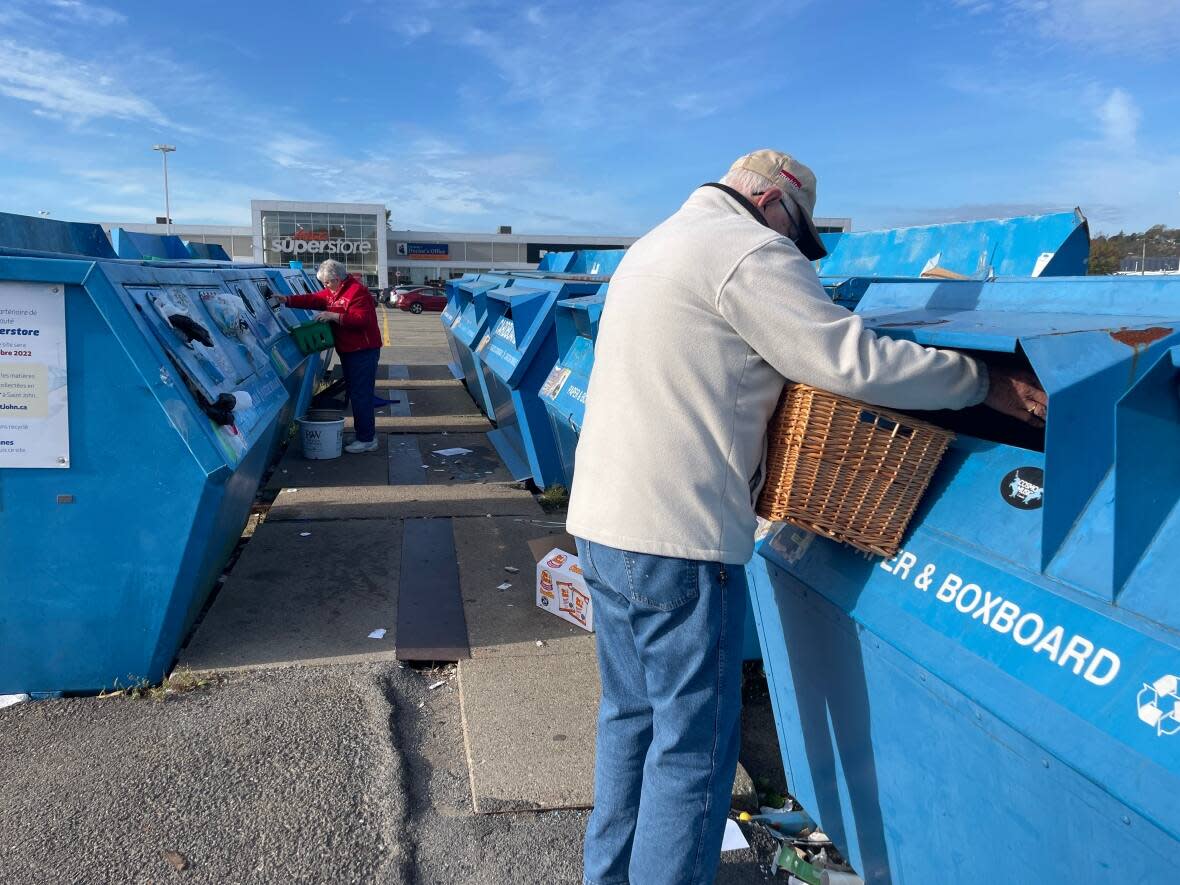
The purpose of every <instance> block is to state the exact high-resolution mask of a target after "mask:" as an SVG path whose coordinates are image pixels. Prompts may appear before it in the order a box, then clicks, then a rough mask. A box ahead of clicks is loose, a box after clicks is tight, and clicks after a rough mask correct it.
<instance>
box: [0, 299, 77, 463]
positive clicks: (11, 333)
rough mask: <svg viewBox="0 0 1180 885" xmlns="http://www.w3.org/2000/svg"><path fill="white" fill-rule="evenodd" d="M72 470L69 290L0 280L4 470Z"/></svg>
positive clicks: (0, 405) (1, 459) (0, 459)
mask: <svg viewBox="0 0 1180 885" xmlns="http://www.w3.org/2000/svg"><path fill="white" fill-rule="evenodd" d="M69 466H70V417H69V391H68V389H67V387H66V301H65V286H64V285H62V284H61V283H25V282H0V468H3V467H69Z"/></svg>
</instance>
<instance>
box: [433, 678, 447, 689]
mask: <svg viewBox="0 0 1180 885" xmlns="http://www.w3.org/2000/svg"><path fill="white" fill-rule="evenodd" d="M446 684H447V681H446V680H445V679H440V680H439V681H438V682H436V683H434V685H432V686H430V689H429V690H430V691H434V690H435V689H436V688H442V687H443V686H444V685H446Z"/></svg>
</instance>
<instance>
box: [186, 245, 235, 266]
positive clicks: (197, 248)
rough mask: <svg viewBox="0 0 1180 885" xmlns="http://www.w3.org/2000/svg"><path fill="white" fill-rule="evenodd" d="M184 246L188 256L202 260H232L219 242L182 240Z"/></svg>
mask: <svg viewBox="0 0 1180 885" xmlns="http://www.w3.org/2000/svg"><path fill="white" fill-rule="evenodd" d="M184 247H185V248H186V249H187V250H188V254H189V257H190V258H197V259H201V260H203V261H232V260H233V259H231V258H230V257H229V253H228V252H226V251H225V247H224V246H222V245H220V244H219V243H197V242H194V241H193V240H184Z"/></svg>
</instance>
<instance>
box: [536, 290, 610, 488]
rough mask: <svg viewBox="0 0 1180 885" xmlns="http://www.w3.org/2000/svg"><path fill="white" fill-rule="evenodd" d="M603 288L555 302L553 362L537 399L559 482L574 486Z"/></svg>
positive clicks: (602, 302) (570, 486) (601, 306)
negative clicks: (545, 420)
mask: <svg viewBox="0 0 1180 885" xmlns="http://www.w3.org/2000/svg"><path fill="white" fill-rule="evenodd" d="M607 288H608V287H607V285H605V284H604V285H603V286H602V287H601V289H599V291H598V294H596V295H587V296H584V297H581V298H567V299H564V300H562V301H558V302H557V308H556V312H555V314H554V330H555V333H556V335H557V360H556V362H555V363H554V364H553V368H552V369H551V370H550V371H549V374H548V375H547V376H546V378H545V382H544V384H542V385H541V391H540V394H539V396H540V398H541V402H542V404H543V405H544V406H545V410H546V412H548V415H549V429H550V432H551V433H552V434H553V440H554V442H555V443H556V444H557V459H558V464H559V468H560V470H561V481H562V483H563V484H564V485H565V487H566V488H572V487H573V484H574V452H575V450H576V449H577V445H578V437H579V436H580V435H581V433H582V418H583V417H584V416H585V414H586V391H587V390H588V389H589V387H590V370H591V369H593V368H594V341H595V339H596V338H597V337H598V323H599V320H601V319H602V308H603V306H604V305H605V304H606V290H607Z"/></svg>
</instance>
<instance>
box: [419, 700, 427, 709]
mask: <svg viewBox="0 0 1180 885" xmlns="http://www.w3.org/2000/svg"><path fill="white" fill-rule="evenodd" d="M425 706H426V701H419V702H418V709H419V710H421V709H422V708H423V707H425Z"/></svg>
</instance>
